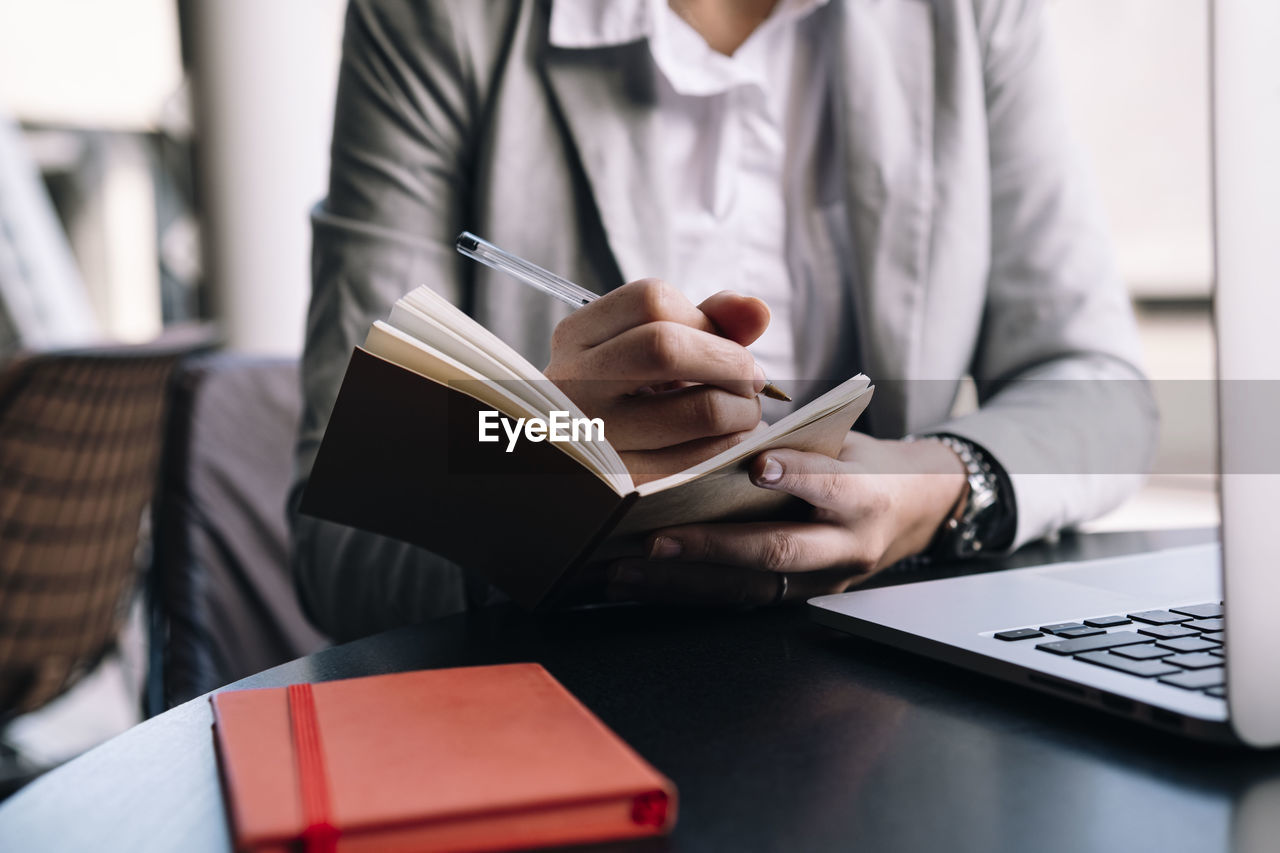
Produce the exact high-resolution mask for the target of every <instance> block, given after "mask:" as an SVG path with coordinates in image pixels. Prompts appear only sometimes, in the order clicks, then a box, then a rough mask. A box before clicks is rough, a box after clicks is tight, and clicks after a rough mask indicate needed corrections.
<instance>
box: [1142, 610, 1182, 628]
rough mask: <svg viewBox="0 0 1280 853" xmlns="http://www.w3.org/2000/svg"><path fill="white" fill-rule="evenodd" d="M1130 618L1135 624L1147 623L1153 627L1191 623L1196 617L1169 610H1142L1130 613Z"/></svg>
mask: <svg viewBox="0 0 1280 853" xmlns="http://www.w3.org/2000/svg"><path fill="white" fill-rule="evenodd" d="M1129 618H1130V619H1132V620H1134V621H1135V622H1147V623H1150V624H1152V625H1172V624H1174V623H1175V622H1190V621H1191V620H1192V619H1193V618H1194V617H1191V616H1187V615H1186V614H1185V613H1170V612H1169V611H1168V610H1140V611H1139V612H1137V613H1130V614H1129Z"/></svg>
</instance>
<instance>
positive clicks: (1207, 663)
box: [1164, 652, 1222, 669]
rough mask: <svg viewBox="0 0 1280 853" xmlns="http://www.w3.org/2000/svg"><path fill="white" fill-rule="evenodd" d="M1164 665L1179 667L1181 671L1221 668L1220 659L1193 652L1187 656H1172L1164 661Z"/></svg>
mask: <svg viewBox="0 0 1280 853" xmlns="http://www.w3.org/2000/svg"><path fill="white" fill-rule="evenodd" d="M1164 660H1165V663H1171V664H1173V665H1174V666H1180V667H1182V668H1183V669H1208V668H1210V667H1213V666H1222V659H1221V658H1219V657H1217V656H1216V655H1206V654H1205V653H1204V652H1193V653H1191V654H1187V655H1173V656H1172V657H1167V658H1165V659H1164Z"/></svg>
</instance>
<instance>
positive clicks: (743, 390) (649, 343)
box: [581, 321, 765, 397]
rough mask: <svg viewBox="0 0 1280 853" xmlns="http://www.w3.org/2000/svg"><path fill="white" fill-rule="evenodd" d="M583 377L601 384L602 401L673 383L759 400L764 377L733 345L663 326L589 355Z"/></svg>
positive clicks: (638, 330)
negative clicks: (698, 385) (609, 397)
mask: <svg viewBox="0 0 1280 853" xmlns="http://www.w3.org/2000/svg"><path fill="white" fill-rule="evenodd" d="M581 375H583V376H594V377H598V379H596V380H593V381H597V382H600V383H601V385H600V386H599V387H597V388H596V389H595V392H596V395H597V396H612V395H615V394H616V395H617V396H621V395H623V394H628V393H630V392H632V391H633V390H635V389H637V388H640V387H643V386H650V387H658V386H661V385H663V384H665V383H668V382H696V383H700V384H705V385H714V386H716V387H717V388H723V389H724V390H725V391H728V392H730V393H732V394H737V395H739V396H741V397H754V396H755V395H756V394H758V393H759V392H760V389H761V388H763V387H764V383H765V379H764V373H763V372H762V371H761V370H760V368H759V367H758V366H757V365H756V361H755V359H754V358H752V356H751V353H749V352H747V350H746V349H744V348H743V347H740V346H738V345H737V344H735V343H734V342H733V341H731V340H729V339H727V338H722V337H720V336H718V335H713V334H711V333H710V332H701V331H698V330H697V329H691V328H689V327H688V326H683V325H680V324H679V323H672V322H668V321H659V322H655V323H646V324H645V325H643V326H637V327H635V328H632V329H628V330H626V331H625V332H623V333H622V334H620V335H618V336H617V337H615V338H612V339H611V340H608V341H606V342H604V343H602V344H600V345H599V346H597V347H595V348H594V349H591V350H589V351H588V352H586V353H584V354H583V356H582V361H581Z"/></svg>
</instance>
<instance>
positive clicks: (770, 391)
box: [760, 382, 791, 403]
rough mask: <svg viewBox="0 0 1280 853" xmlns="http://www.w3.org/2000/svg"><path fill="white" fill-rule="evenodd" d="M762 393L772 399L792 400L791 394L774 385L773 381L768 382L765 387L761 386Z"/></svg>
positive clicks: (786, 401)
mask: <svg viewBox="0 0 1280 853" xmlns="http://www.w3.org/2000/svg"><path fill="white" fill-rule="evenodd" d="M760 393H761V394H764V395H765V396H766V397H768V398H769V399H771V400H781V401H782V402H784V403H790V402H791V395H790V394H788V393H787V392H786V391H783V390H782V389H781V388H779V387H778V386H777V385H774V384H773V383H772V382H769V383H767V384H766V385H765V386H764V387H763V388H761V389H760Z"/></svg>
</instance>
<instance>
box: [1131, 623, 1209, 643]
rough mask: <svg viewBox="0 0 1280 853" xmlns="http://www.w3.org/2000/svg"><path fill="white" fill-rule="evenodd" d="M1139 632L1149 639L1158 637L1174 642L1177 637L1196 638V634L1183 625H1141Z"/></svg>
mask: <svg viewBox="0 0 1280 853" xmlns="http://www.w3.org/2000/svg"><path fill="white" fill-rule="evenodd" d="M1138 632H1139V633H1141V634H1146V635H1147V636H1148V637H1157V638H1159V639H1161V640H1172V639H1174V638H1175V637H1194V636H1196V632H1195V631H1193V630H1191V629H1190V628H1184V627H1182V626H1181V625H1139V626H1138Z"/></svg>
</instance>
